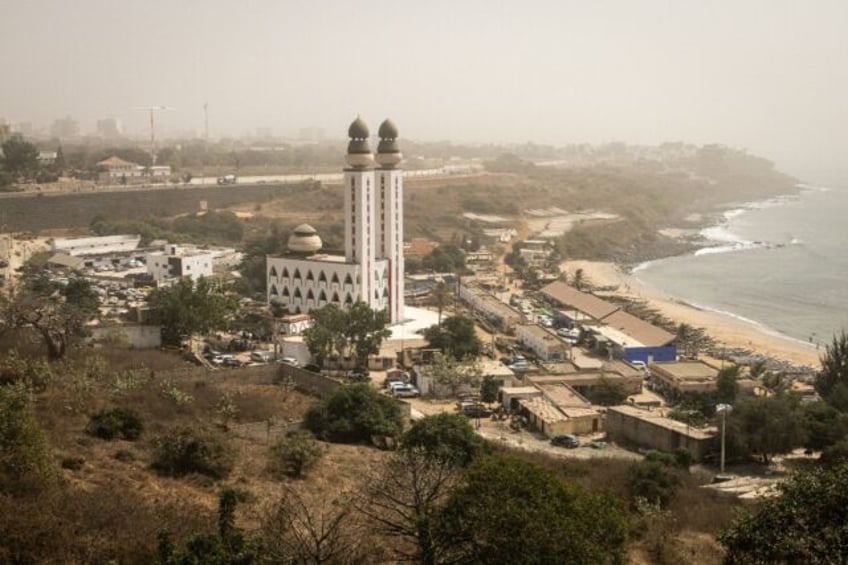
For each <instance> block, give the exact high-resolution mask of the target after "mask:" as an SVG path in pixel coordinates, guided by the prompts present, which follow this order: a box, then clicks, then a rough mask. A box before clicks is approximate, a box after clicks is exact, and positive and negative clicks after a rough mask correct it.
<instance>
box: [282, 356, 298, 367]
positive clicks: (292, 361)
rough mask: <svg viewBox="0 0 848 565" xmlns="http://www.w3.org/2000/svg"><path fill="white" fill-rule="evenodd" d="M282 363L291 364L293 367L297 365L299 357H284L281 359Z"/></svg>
mask: <svg viewBox="0 0 848 565" xmlns="http://www.w3.org/2000/svg"><path fill="white" fill-rule="evenodd" d="M280 363H285V364H286V365H291V366H292V367H297V365H298V363H297V359H295V358H294V357H283V358H281V359H280Z"/></svg>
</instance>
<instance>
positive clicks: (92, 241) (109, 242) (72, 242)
mask: <svg viewBox="0 0 848 565" xmlns="http://www.w3.org/2000/svg"><path fill="white" fill-rule="evenodd" d="M140 243H141V236H140V235H104V236H99V237H57V238H54V239H53V240H52V241H51V242H50V251H52V252H53V253H66V254H68V255H73V256H75V257H76V256H80V255H102V254H105V253H126V252H131V251H135V250H136V249H138V246H139V244H140Z"/></svg>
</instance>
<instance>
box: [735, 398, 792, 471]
mask: <svg viewBox="0 0 848 565" xmlns="http://www.w3.org/2000/svg"><path fill="white" fill-rule="evenodd" d="M726 437H727V438H728V441H729V444H730V445H731V446H735V447H736V448H737V449H738V450H740V451H741V454H745V455H747V454H751V455H756V456H758V457H759V459H760V461H761V462H762V463H764V464H768V463H769V458H770V457H771V456H772V455H777V454H780V453H788V452H789V451H792V450H793V449H795V448H797V447H800V446H801V445H803V444H804V441H805V439H806V438H805V434H804V425H803V420H802V418H801V412H800V410H799V408H798V400H797V399H796V398H794V397H792V396H789V395H782V396H765V397H753V398H746V399H744V400H741V401H739V402H737V403H736V404H735V405H734V407H733V411H732V412H730V415H729V416H727V436H726Z"/></svg>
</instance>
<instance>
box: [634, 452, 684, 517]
mask: <svg viewBox="0 0 848 565" xmlns="http://www.w3.org/2000/svg"><path fill="white" fill-rule="evenodd" d="M663 455H666V457H662V456H659V457H658V456H654V458H653V459H647V458H646V459H645V460H644V461H639V462H638V463H635V464H633V466H632V467H630V470H629V471H628V474H627V490H628V492H629V493H630V496H631V498H633V499H634V500H635V499H636V498H637V497H638V498H643V499H645V500H648V501H649V502H652V503H655V504H659V506H660V507H666V506H668V503H669V502H671V499H672V497H673V496H674V494H675V492H676V491H677V489H679V488H680V487H681V486H682V484H683V480H682V479H681V477H680V474H679V472H678V471H677V470H675V469H674V468H673V467H674V465H675V464H676V461H675V458H674V456H673V455H671V454H663ZM657 459H659V460H657Z"/></svg>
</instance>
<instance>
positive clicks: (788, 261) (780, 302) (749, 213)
mask: <svg viewBox="0 0 848 565" xmlns="http://www.w3.org/2000/svg"><path fill="white" fill-rule="evenodd" d="M800 188H801V192H800V194H797V195H792V196H781V197H776V198H772V199H770V200H766V201H763V202H751V203H744V204H739V205H737V206H734V207H731V208H729V209H727V210H726V211H725V212H724V213H723V215H722V219H721V222H720V223H719V224H718V225H716V226H713V227H709V228H706V229H704V230H702V232H701V235H702V236H703V237H704V238H705V239H706V240H707V242H708V244H709V247H705V248H703V249H700V250H699V251H697V252H695V253H694V254H690V255H685V256H680V257H672V258H669V259H663V260H661V261H653V262H650V263H646V264H643V265H640V266H639V267H637V268H636V269H635V270H634V274H635V276H636V277H637V278H638V279H640V280H641V281H643V282H644V283H646V284H649V285H651V286H654V287H656V288H658V289H660V290H662V291H664V292H666V293H668V294H670V295H672V296H674V297H675V298H677V299H679V300H682V301H685V302H688V303H690V304H692V305H694V306H698V307H701V308H705V309H710V310H716V311H720V312H724V313H726V314H730V315H733V316H736V317H738V318H741V319H744V320H747V321H751V322H754V323H757V324H759V325H761V326H764V328H766V329H770V330H771V331H776V332H778V333H781V334H784V335H786V336H789V337H791V338H794V339H797V340H802V341H812V342H816V343H822V344H825V343H830V341H831V339H832V337H833V335H834V334H837V333H839V332H841V331H842V330H843V329H845V330H846V331H848V185H846V186H834V187H829V188H825V187H817V186H809V185H801V186H800Z"/></svg>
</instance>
